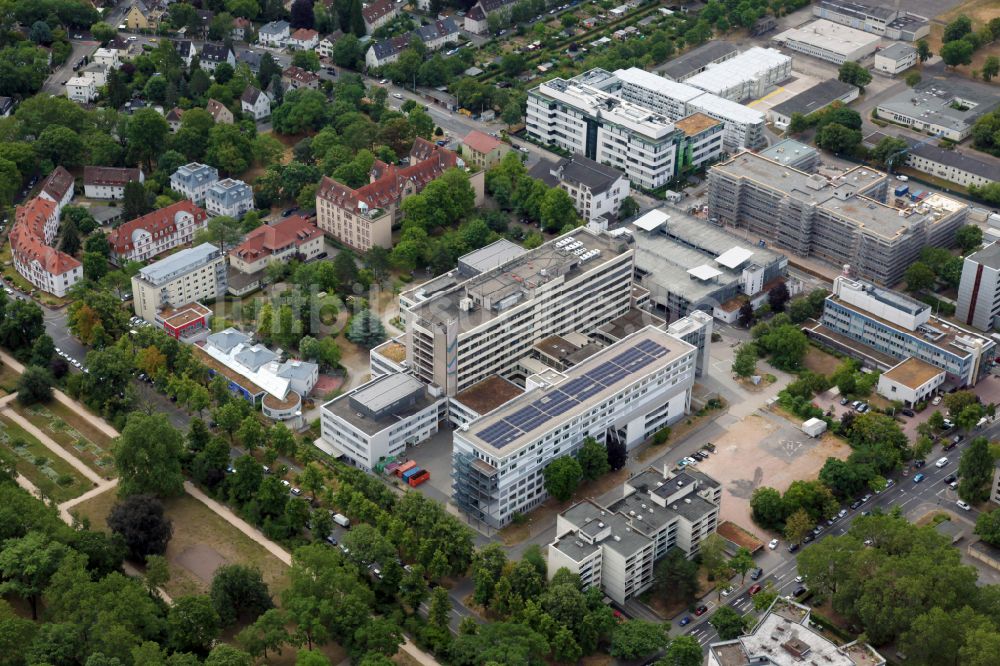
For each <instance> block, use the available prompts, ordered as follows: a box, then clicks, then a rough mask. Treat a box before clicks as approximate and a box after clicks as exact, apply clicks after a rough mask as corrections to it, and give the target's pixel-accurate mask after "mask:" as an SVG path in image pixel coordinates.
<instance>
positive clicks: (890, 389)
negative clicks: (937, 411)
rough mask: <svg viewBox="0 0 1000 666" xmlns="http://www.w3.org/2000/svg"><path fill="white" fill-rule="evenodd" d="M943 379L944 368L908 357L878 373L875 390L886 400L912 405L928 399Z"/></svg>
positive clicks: (942, 382)
mask: <svg viewBox="0 0 1000 666" xmlns="http://www.w3.org/2000/svg"><path fill="white" fill-rule="evenodd" d="M944 380H945V372H944V370H942V369H941V368H938V367H935V366H933V365H931V364H930V363H925V362H924V361H921V360H920V359H918V358H913V357H910V358H908V359H906V360H905V361H902V362H900V363H899V365H896V366H894V367H892V368H890V369H889V370H886V371H885V372H883V373H882V374H881V375H879V378H878V387H877V389H876V390H877V391H878V394H879V395H880V396H882V397H883V398H885V399H886V400H893V401H895V400H898V401H899V402H901V403H903V404H904V405H905V406H907V407H912V406H914V405H916V404H917V403H918V402H927V401H928V400H930V399H931V396H932V395H934V392H935V391H936V390H937V389H938V387H939V386H941V385H942V384H944Z"/></svg>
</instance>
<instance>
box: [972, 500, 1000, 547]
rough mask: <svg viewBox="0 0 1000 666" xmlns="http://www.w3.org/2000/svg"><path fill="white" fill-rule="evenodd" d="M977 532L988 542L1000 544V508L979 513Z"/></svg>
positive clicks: (995, 544)
mask: <svg viewBox="0 0 1000 666" xmlns="http://www.w3.org/2000/svg"><path fill="white" fill-rule="evenodd" d="M976 534H978V535H979V536H980V537H981V538H982V540H983V541H985V542H986V543H988V544H991V545H994V546H1000V509H994V510H992V511H983V512H982V513H980V514H979V516H978V517H977V518H976Z"/></svg>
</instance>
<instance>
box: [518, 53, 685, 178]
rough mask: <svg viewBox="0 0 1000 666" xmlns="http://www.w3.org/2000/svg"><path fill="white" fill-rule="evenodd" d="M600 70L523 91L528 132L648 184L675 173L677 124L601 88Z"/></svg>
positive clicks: (605, 76) (604, 74)
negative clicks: (527, 91) (525, 101)
mask: <svg viewBox="0 0 1000 666" xmlns="http://www.w3.org/2000/svg"><path fill="white" fill-rule="evenodd" d="M609 77H610V78H613V77H612V76H611V74H610V73H608V72H605V71H604V70H591V71H589V72H586V73H584V74H581V75H580V76H578V77H576V78H574V79H570V80H569V81H567V80H565V79H559V78H556V79H551V80H549V81H546V82H545V83H543V84H541V85H540V86H538V87H537V88H533V89H532V90H531V91H530V92H529V93H528V111H527V115H526V124H527V127H528V134H529V135H530V136H531V137H532V138H534V139H537V140H538V141H542V142H543V143H546V144H554V145H556V146H559V147H560V148H563V149H564V150H568V151H569V152H571V153H580V154H581V155H583V156H585V157H588V158H590V159H592V160H595V161H597V162H600V163H602V164H610V165H611V166H612V167H614V168H616V169H619V170H621V171H623V172H624V173H625V174H626V175H627V176H628V178H629V180H631V181H632V182H633V183H635V184H637V185H641V186H642V187H645V188H648V189H656V188H657V187H661V186H663V185H666V184H667V183H668V182H669V181H670V180H671V179H672V178H673V176H674V158H675V155H676V153H677V148H676V146H675V145H674V144H675V135H676V133H677V132H676V129H675V128H674V124H673V122H671V121H670V119H669V118H667V117H666V116H665V115H664V114H662V113H660V112H656V111H651V110H650V109H648V108H644V107H641V106H638V105H636V104H632V103H630V102H627V101H625V100H623V99H622V98H621V97H618V96H616V95H613V94H611V93H609V92H605V91H604V90H603V89H602V88H601V87H600V86H602V85H605V84H606V82H607V80H608V78H609Z"/></svg>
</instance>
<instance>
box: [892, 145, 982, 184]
mask: <svg viewBox="0 0 1000 666" xmlns="http://www.w3.org/2000/svg"><path fill="white" fill-rule="evenodd" d="M900 138H905V137H900ZM907 142H908V143H911V144H916V142H914V141H913V140H912V139H907ZM906 166H908V167H910V168H911V169H916V170H917V171H921V172H923V173H926V174H929V175H931V176H935V177H937V178H943V179H944V180H947V181H948V182H951V183H955V184H956V185H961V186H962V187H969V186H970V185H975V186H976V187H982V186H983V185H989V184H990V183H995V182H997V181H1000V165H998V164H997V161H996V158H992V159H991V158H990V157H987V156H985V155H984V156H983V157H978V156H976V155H975V154H973V153H972V152H971V151H970V152H962V153H960V152H958V151H957V150H947V149H945V148H940V147H938V146H937V145H935V144H933V143H923V144H916V145H913V146H912V147H911V148H910V149H909V151H908V152H907V153H906Z"/></svg>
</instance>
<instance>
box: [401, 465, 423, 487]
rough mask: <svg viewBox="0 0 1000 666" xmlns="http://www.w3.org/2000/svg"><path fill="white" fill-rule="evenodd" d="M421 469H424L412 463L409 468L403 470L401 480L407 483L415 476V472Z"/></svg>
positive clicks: (417, 472)
mask: <svg viewBox="0 0 1000 666" xmlns="http://www.w3.org/2000/svg"><path fill="white" fill-rule="evenodd" d="M423 471H424V470H422V469H421V468H419V467H417V466H416V465H414V466H413V467H411V468H410V469H408V470H406V471H405V472H403V481H406V482H407V483H409V481H410V479H412V478H413V477H414V476H416V475H417V474H419V473H420V472H423Z"/></svg>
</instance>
